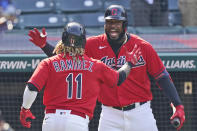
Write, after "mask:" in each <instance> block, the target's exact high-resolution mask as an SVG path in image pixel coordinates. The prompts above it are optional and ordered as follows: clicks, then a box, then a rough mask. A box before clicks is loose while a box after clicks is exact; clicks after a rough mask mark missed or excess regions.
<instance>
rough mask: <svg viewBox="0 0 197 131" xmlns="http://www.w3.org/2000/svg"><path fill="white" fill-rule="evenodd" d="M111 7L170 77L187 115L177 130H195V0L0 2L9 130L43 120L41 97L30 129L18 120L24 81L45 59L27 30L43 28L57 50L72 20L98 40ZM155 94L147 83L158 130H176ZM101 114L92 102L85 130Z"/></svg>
mask: <svg viewBox="0 0 197 131" xmlns="http://www.w3.org/2000/svg"><path fill="white" fill-rule="evenodd" d="M111 4H120V5H122V6H124V7H125V9H126V10H127V15H128V29H127V30H128V32H130V33H133V34H137V35H139V36H140V37H142V38H144V39H145V40H147V41H148V42H150V43H151V44H152V45H153V47H154V48H155V49H156V51H157V52H158V54H159V56H160V57H161V59H162V61H163V63H164V65H165V66H166V68H167V70H168V71H169V72H170V74H171V76H172V79H173V81H174V83H175V86H176V87H177V90H178V92H179V94H180V97H181V99H182V100H183V102H184V105H185V110H186V123H185V125H184V127H183V129H182V130H181V131H196V130H197V124H196V123H197V112H196V109H197V89H196V88H197V67H196V66H197V8H196V7H197V0H0V110H1V115H2V116H3V117H2V119H3V121H4V122H5V123H7V124H9V125H10V127H12V128H13V129H12V130H15V131H26V130H27V131H41V125H42V119H43V116H44V107H43V105H42V92H41V94H40V95H39V96H38V98H37V100H36V101H35V103H34V104H33V106H32V112H33V113H34V114H35V116H36V117H37V119H36V120H34V121H33V124H32V128H31V129H25V128H23V127H22V126H21V124H20V121H19V111H20V106H21V104H22V95H23V91H24V87H25V82H26V81H27V80H28V79H29V78H30V76H31V74H32V72H33V71H34V69H35V68H36V66H37V64H38V63H39V62H40V61H41V60H42V59H43V58H45V57H46V55H45V54H43V52H42V50H41V49H40V48H38V47H36V46H34V45H33V44H32V43H31V42H29V40H28V39H29V37H28V31H29V30H31V29H33V28H34V27H36V28H38V29H39V30H41V29H42V28H43V27H45V28H46V31H47V34H48V37H47V41H48V42H49V43H50V44H52V45H56V43H57V42H58V41H59V40H60V39H61V33H62V31H63V27H64V26H65V25H66V23H68V22H71V21H76V22H79V23H81V24H83V25H84V26H85V27H86V30H87V37H89V36H93V35H99V34H101V33H104V28H103V26H104V22H105V21H104V12H105V9H106V8H107V7H108V6H109V5H111ZM159 90H160V89H159V88H158V87H156V86H155V83H154V82H152V92H153V96H154V100H153V101H152V108H153V113H154V114H155V118H156V120H157V125H158V128H159V131H167V130H168V131H175V129H174V128H173V127H172V126H171V124H170V122H169V118H170V116H171V115H172V110H171V107H170V104H169V101H168V100H167V98H166V97H165V96H164V95H163V93H162V92H160V91H159ZM100 111H101V108H100V103H97V106H96V108H95V115H94V119H93V120H92V121H91V122H90V124H89V129H90V131H97V127H98V121H99V117H100ZM0 131H2V130H1V128H0Z"/></svg>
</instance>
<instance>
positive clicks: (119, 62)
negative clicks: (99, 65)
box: [101, 56, 146, 68]
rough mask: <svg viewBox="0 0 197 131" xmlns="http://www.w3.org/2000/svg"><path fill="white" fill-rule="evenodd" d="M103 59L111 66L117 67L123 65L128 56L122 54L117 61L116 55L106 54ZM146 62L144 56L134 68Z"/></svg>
mask: <svg viewBox="0 0 197 131" xmlns="http://www.w3.org/2000/svg"><path fill="white" fill-rule="evenodd" d="M101 61H102V62H103V63H105V64H106V65H108V66H109V67H111V68H115V67H122V65H124V64H125V63H126V56H120V57H119V58H118V59H117V61H115V57H112V58H109V57H108V56H104V57H102V58H101ZM145 64H146V62H145V60H144V58H143V57H142V56H140V59H139V60H138V63H137V64H136V65H135V67H134V68H136V67H139V66H143V65H145Z"/></svg>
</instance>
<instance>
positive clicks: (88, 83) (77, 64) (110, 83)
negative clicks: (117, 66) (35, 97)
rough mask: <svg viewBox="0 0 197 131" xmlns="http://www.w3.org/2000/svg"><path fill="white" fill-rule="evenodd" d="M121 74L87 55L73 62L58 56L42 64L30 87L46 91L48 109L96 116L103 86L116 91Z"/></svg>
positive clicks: (45, 99)
mask: <svg viewBox="0 0 197 131" xmlns="http://www.w3.org/2000/svg"><path fill="white" fill-rule="evenodd" d="M118 77H119V74H118V73H117V72H116V71H115V70H113V69H111V68H110V67H108V66H106V65H105V64H104V63H102V62H100V61H98V60H94V59H92V58H89V57H87V56H86V55H84V58H83V59H82V58H81V57H79V60H78V61H76V60H73V59H72V57H71V56H69V55H67V56H66V58H63V54H59V55H56V56H53V57H50V58H46V59H44V60H42V61H41V62H40V64H39V65H38V67H37V68H36V70H35V71H34V73H33V75H32V76H31V78H30V80H29V81H28V82H29V83H32V84H33V85H35V86H36V87H37V89H38V90H39V91H40V90H42V88H43V87H45V88H44V97H43V104H44V105H45V106H46V109H69V110H75V111H79V112H82V113H85V114H87V115H88V116H89V117H90V118H91V117H92V116H93V110H94V107H95V105H96V100H97V98H98V95H99V91H100V84H104V83H105V84H106V87H107V88H109V87H110V88H112V87H116V85H117V82H118Z"/></svg>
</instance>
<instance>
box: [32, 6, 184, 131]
mask: <svg viewBox="0 0 197 131" xmlns="http://www.w3.org/2000/svg"><path fill="white" fill-rule="evenodd" d="M127 23H128V21H127V14H126V11H125V9H124V8H123V7H122V6H120V5H111V6H109V7H108V8H107V9H106V11H105V25H104V29H105V33H104V34H101V35H98V36H93V37H90V38H88V39H87V43H86V47H85V53H86V54H87V55H88V56H89V57H93V58H95V59H99V60H101V61H102V62H103V63H105V64H106V65H108V66H109V67H111V68H114V69H119V68H120V67H122V65H123V64H124V63H125V62H126V58H127V56H126V54H125V50H124V48H125V47H126V48H127V49H128V50H129V51H131V50H132V49H133V48H134V45H135V44H136V45H137V46H139V47H140V48H141V53H142V54H141V56H140V59H139V61H138V63H137V65H135V67H134V68H133V69H132V70H131V73H130V75H129V76H128V79H127V80H125V82H124V83H123V84H121V85H120V86H118V87H117V88H106V86H107V85H105V84H102V83H101V84H100V86H101V91H100V95H99V101H100V102H101V103H102V104H103V105H102V112H101V118H100V122H99V131H123V130H124V131H158V129H157V126H156V121H155V119H154V116H153V113H152V109H151V107H150V101H151V100H152V93H151V90H150V87H151V86H150V83H151V82H150V80H149V76H148V75H151V76H152V77H153V78H154V79H155V81H156V82H157V84H158V85H159V86H160V88H161V90H162V91H163V92H164V93H165V94H166V96H167V97H168V98H169V100H170V101H171V102H172V103H173V105H174V106H175V108H176V111H175V113H174V114H173V115H172V117H171V118H170V119H171V120H172V119H174V118H178V119H179V120H180V125H179V126H178V127H177V130H180V129H181V127H182V126H183V123H184V121H185V112H184V106H183V105H182V102H181V100H180V98H179V95H178V93H177V91H176V88H175V86H174V84H173V82H172V81H171V78H170V75H169V73H168V72H167V71H166V69H165V67H164V65H163V63H162V61H161V59H160V58H159V56H158V55H157V53H156V51H155V50H154V49H153V47H152V46H151V44H150V43H149V42H147V41H145V40H143V39H142V38H140V37H139V36H137V35H134V34H129V33H128V32H127ZM29 36H30V37H31V41H32V42H33V43H34V44H35V45H37V46H39V47H41V48H42V50H43V51H44V52H45V53H46V54H47V55H48V56H52V55H54V54H53V53H52V50H53V47H52V46H51V45H50V44H48V43H47V42H46V37H40V33H39V32H38V30H36V29H35V31H30V32H29Z"/></svg>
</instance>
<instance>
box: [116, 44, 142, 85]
mask: <svg viewBox="0 0 197 131" xmlns="http://www.w3.org/2000/svg"><path fill="white" fill-rule="evenodd" d="M124 49H125V51H126V60H127V62H126V63H125V64H124V65H123V66H122V67H121V68H120V69H119V70H118V72H119V79H118V84H117V85H118V86H119V85H121V84H122V83H123V82H124V81H125V80H126V78H127V76H128V75H129V73H130V71H131V68H132V67H134V66H135V65H136V64H137V62H138V60H139V58H140V55H141V50H140V48H138V47H137V45H134V48H133V50H132V51H131V52H128V50H127V49H126V47H124Z"/></svg>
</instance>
